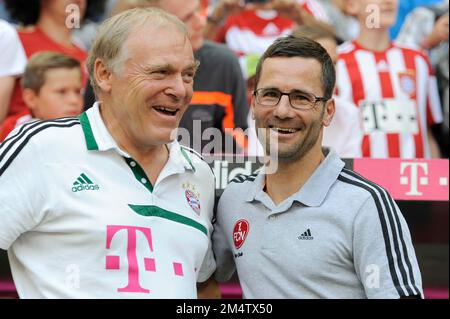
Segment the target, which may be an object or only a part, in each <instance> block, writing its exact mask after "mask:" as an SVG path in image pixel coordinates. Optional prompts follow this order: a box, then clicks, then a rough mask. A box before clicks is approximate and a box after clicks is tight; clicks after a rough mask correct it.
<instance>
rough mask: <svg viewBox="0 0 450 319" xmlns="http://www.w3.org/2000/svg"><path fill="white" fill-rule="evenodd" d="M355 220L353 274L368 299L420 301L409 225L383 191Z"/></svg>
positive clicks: (415, 259)
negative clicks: (415, 298)
mask: <svg viewBox="0 0 450 319" xmlns="http://www.w3.org/2000/svg"><path fill="white" fill-rule="evenodd" d="M375 193H376V194H374V195H373V196H370V197H369V198H368V199H367V200H366V201H365V203H364V204H363V205H362V207H361V208H360V211H359V212H358V215H357V216H356V218H355V220H354V228H353V254H354V264H355V270H356V273H357V275H358V277H359V279H360V280H361V283H362V285H363V286H364V290H365V292H366V295H367V297H368V298H383V299H386V298H400V297H406V296H420V297H422V298H423V291H422V279H421V274H420V270H419V265H418V263H417V258H416V254H415V252H414V247H413V244H412V240H411V235H410V232H409V228H408V225H407V223H406V221H405V219H404V217H403V215H402V213H401V212H400V209H399V208H398V206H397V204H396V203H395V202H394V200H393V199H392V198H391V196H390V195H389V194H388V193H387V192H386V191H384V190H380V192H375Z"/></svg>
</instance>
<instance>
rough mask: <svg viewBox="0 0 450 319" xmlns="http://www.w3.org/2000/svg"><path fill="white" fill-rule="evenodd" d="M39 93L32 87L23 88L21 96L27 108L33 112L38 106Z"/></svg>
mask: <svg viewBox="0 0 450 319" xmlns="http://www.w3.org/2000/svg"><path fill="white" fill-rule="evenodd" d="M38 95H39V94H37V93H36V92H34V91H33V90H32V89H23V90H22V98H23V101H24V102H25V104H26V105H27V106H28V108H29V109H30V110H31V111H32V112H33V111H34V110H35V109H36V108H37V106H38V99H39V96H38Z"/></svg>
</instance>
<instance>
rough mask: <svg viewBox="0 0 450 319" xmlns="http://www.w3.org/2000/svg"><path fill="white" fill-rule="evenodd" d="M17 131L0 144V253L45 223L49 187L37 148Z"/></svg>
mask: <svg viewBox="0 0 450 319" xmlns="http://www.w3.org/2000/svg"><path fill="white" fill-rule="evenodd" d="M18 131H19V129H16V130H14V131H13V132H12V133H11V134H10V135H9V136H10V138H9V139H7V140H6V141H5V142H4V143H2V144H0V249H5V250H6V249H9V247H10V246H11V245H12V244H13V242H14V241H15V240H16V239H17V238H18V237H19V236H20V235H21V234H22V233H24V232H26V231H29V230H31V229H33V228H34V227H35V226H37V225H38V224H39V223H40V222H41V221H42V219H43V216H44V211H45V209H44V208H43V207H44V205H45V196H44V193H43V192H44V190H45V189H48V186H49V185H47V183H46V179H45V178H44V176H43V175H44V174H42V164H41V163H42V161H41V159H40V156H39V153H38V151H37V149H36V147H34V145H33V143H32V141H27V139H26V134H24V135H21V134H19V135H17V134H16V133H17V132H18ZM25 131H26V130H24V132H25Z"/></svg>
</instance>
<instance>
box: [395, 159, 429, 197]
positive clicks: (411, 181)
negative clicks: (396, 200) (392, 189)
mask: <svg viewBox="0 0 450 319" xmlns="http://www.w3.org/2000/svg"><path fill="white" fill-rule="evenodd" d="M407 170H409V176H408V175H406V174H405V173H406V171H407ZM400 175H401V176H400V184H401V185H409V186H410V189H409V191H408V192H407V193H406V195H410V196H421V195H423V193H422V192H420V191H419V184H420V185H424V186H425V185H428V177H427V175H428V164H427V163H401V164H400ZM420 175H423V176H420ZM419 176H420V177H419Z"/></svg>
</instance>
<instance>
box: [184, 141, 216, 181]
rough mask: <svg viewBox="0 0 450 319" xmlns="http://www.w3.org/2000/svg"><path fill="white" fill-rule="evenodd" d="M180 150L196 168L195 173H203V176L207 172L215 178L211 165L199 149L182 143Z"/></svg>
mask: <svg viewBox="0 0 450 319" xmlns="http://www.w3.org/2000/svg"><path fill="white" fill-rule="evenodd" d="M180 150H181V153H182V155H183V156H184V157H185V158H186V160H187V161H188V162H189V164H190V165H191V166H192V168H193V169H194V171H195V173H197V174H201V175H202V176H204V175H205V174H206V175H207V176H210V177H212V178H214V174H213V172H212V170H211V167H210V166H209V164H208V163H207V162H206V160H205V158H204V157H203V156H202V155H201V154H200V153H198V152H197V151H195V150H194V149H192V148H190V147H187V146H185V145H181V144H180Z"/></svg>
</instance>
